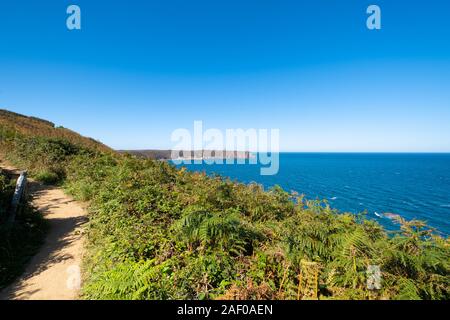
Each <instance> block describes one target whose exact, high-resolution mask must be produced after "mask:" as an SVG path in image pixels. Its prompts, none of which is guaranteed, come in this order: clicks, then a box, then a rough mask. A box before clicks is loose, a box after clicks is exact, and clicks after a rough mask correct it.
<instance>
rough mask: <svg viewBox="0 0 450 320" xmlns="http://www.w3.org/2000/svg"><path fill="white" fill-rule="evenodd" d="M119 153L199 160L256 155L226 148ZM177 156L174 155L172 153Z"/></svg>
mask: <svg viewBox="0 0 450 320" xmlns="http://www.w3.org/2000/svg"><path fill="white" fill-rule="evenodd" d="M117 151H118V152H119V153H123V154H127V153H128V154H131V155H133V156H137V157H140V158H145V159H154V160H180V159H181V160H197V159H203V160H205V159H251V158H253V157H254V156H255V155H254V154H253V153H252V152H249V151H225V150H222V151H220V150H180V151H172V150H117ZM173 152H174V154H176V155H177V157H176V158H174V157H172V154H173Z"/></svg>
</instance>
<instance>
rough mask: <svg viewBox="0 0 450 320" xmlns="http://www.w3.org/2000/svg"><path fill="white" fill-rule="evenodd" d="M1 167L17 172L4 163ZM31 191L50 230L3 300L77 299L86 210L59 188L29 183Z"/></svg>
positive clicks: (5, 290) (2, 295)
mask: <svg viewBox="0 0 450 320" xmlns="http://www.w3.org/2000/svg"><path fill="white" fill-rule="evenodd" d="M1 167H2V168H3V169H5V170H10V171H15V172H17V170H15V169H14V168H11V167H8V166H5V165H4V163H2V165H1ZM28 190H29V193H30V194H31V196H32V199H33V205H34V206H35V207H36V208H37V210H39V211H40V212H42V214H43V215H44V218H45V219H47V221H48V224H49V231H48V234H47V236H46V239H45V242H44V244H43V245H42V247H41V248H40V249H39V251H38V253H37V254H36V255H35V256H34V257H33V258H31V260H30V262H29V263H28V266H27V268H26V270H25V272H24V274H23V275H22V276H21V277H20V278H18V279H17V280H16V281H15V282H14V283H12V284H11V285H10V286H8V287H6V288H5V289H4V290H3V291H1V292H0V300H6V299H18V300H72V299H77V298H78V295H79V289H80V285H81V273H80V265H81V260H82V252H83V225H84V223H85V222H86V221H87V216H86V210H85V208H84V207H83V206H82V205H81V204H80V203H78V202H76V201H74V200H73V199H72V198H70V197H69V196H67V195H66V194H64V192H63V191H62V190H61V189H60V188H56V187H52V186H46V185H42V184H39V183H37V182H34V181H30V183H29V187H28Z"/></svg>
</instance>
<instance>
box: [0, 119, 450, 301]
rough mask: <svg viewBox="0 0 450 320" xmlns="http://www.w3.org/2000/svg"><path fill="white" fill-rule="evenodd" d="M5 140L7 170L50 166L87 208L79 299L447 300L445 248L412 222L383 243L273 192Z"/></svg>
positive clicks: (364, 228) (50, 142) (90, 151)
mask: <svg viewBox="0 0 450 320" xmlns="http://www.w3.org/2000/svg"><path fill="white" fill-rule="evenodd" d="M31 121H34V120H33V119H31ZM6 125H7V126H8V125H9V124H8V123H7V124H6ZM9 127H11V125H9ZM15 130H17V131H20V132H21V135H19V137H16V138H15V139H14V141H11V140H8V138H7V136H6V138H5V135H4V136H3V138H2V139H3V143H2V144H1V145H2V146H3V152H4V153H6V154H8V155H9V159H10V161H16V162H20V163H22V164H29V165H31V166H32V167H33V168H35V165H34V164H35V163H36V162H37V163H39V166H37V167H36V168H37V169H38V170H37V172H39V170H41V171H42V170H44V171H46V172H54V171H55V170H56V169H55V168H57V170H59V173H58V177H59V178H60V179H62V181H63V182H64V186H65V188H66V190H67V191H68V192H70V193H71V194H73V195H74V196H75V197H76V198H77V199H80V200H84V201H88V202H89V204H90V206H89V208H90V223H89V228H88V243H87V255H86V259H85V264H84V275H85V284H84V287H83V296H84V297H85V298H89V299H217V298H220V299H449V298H450V291H449V287H450V286H449V284H450V283H449V279H450V277H449V275H450V274H449V269H450V266H449V263H450V248H449V240H448V239H443V238H441V237H439V236H437V235H435V234H434V233H433V231H432V230H431V229H430V228H428V227H427V226H426V225H425V224H423V223H422V222H420V221H404V220H399V224H400V226H401V228H400V230H399V231H398V232H395V233H393V234H388V233H387V232H386V231H385V230H384V229H383V228H382V227H381V226H380V225H379V224H377V223H376V222H374V221H370V220H367V219H366V218H365V217H364V215H363V214H361V215H352V214H349V213H342V212H337V211H336V210H334V209H332V208H330V207H329V206H328V205H327V204H326V203H325V202H321V201H309V200H306V199H304V198H303V197H302V196H299V195H297V194H289V193H286V192H285V191H283V190H282V189H281V188H278V187H276V188H273V189H271V190H269V191H265V190H263V188H262V187H261V186H259V185H256V184H251V185H244V184H240V183H236V182H233V181H230V180H227V179H222V178H217V177H216V178H210V177H207V176H205V175H204V174H200V173H191V172H187V171H186V170H180V169H177V168H175V167H173V166H172V165H170V164H169V163H167V162H161V161H153V160H146V159H139V158H135V157H132V156H127V155H120V154H115V153H112V152H110V151H108V150H106V151H102V150H100V149H99V148H97V147H94V148H91V147H90V146H88V145H83V144H81V143H80V142H79V141H77V142H72V141H70V140H67V139H64V138H62V137H54V136H42V135H40V136H34V135H32V134H31V135H29V134H28V133H26V132H24V131H22V130H24V129H21V128H17V127H16V129H15ZM23 148H25V149H26V152H23V151H21V150H22V149H23ZM62 164H63V165H62ZM371 265H377V266H379V267H380V269H381V273H382V274H381V276H382V281H381V289H379V290H369V289H368V287H367V269H368V267H369V266H371Z"/></svg>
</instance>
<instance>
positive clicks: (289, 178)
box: [184, 153, 450, 236]
mask: <svg viewBox="0 0 450 320" xmlns="http://www.w3.org/2000/svg"><path fill="white" fill-rule="evenodd" d="M184 166H186V167H187V169H189V170H194V171H204V172H206V173H207V174H210V175H213V174H219V175H221V176H225V177H229V178H231V179H233V180H236V181H239V182H244V183H250V182H256V183H259V184H262V185H263V186H264V187H265V188H270V187H272V186H274V185H279V186H281V187H282V188H283V189H284V190H286V191H296V192H298V193H300V194H304V195H305V196H306V198H308V199H326V200H327V201H328V202H329V204H330V206H331V207H333V208H336V209H338V210H340V211H345V212H352V213H358V212H363V211H364V210H367V217H368V218H370V219H375V220H377V221H378V222H380V224H382V225H383V226H384V227H385V228H387V229H389V230H395V229H397V228H398V226H397V225H396V224H395V223H394V222H393V220H392V219H391V218H390V216H389V214H388V215H386V213H392V214H397V215H400V216H402V217H403V218H405V219H407V220H410V219H419V220H423V221H426V222H427V223H428V225H429V226H431V227H433V228H436V229H437V232H438V233H441V234H442V235H444V236H448V235H449V234H450V222H449V218H450V154H448V153H445V154H438V153H433V154H432V153H414V154H413V153H280V168H279V172H278V174H276V175H273V176H262V175H260V166H259V165H251V164H245V165H243V164H229V165H218V164H213V165H209V164H206V163H203V164H188V165H184Z"/></svg>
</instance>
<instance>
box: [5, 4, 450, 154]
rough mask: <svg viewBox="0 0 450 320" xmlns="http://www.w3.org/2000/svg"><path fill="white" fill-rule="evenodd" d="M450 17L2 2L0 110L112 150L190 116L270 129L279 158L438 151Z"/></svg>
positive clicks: (399, 9)
mask: <svg viewBox="0 0 450 320" xmlns="http://www.w3.org/2000/svg"><path fill="white" fill-rule="evenodd" d="M70 4H77V5H79V6H80V7H81V11H82V30H80V31H68V30H67V28H66V25H65V20H66V17H67V15H66V13H65V12H66V8H67V6H68V5H70ZM370 4H378V5H379V6H380V7H381V10H382V29H381V30H379V31H370V30H368V29H367V28H366V18H367V15H366V8H367V6H368V5H370ZM449 16H450V2H449V1H447V0H441V1H438V0H428V1H403V0H396V1H383V0H372V1H365V0H341V1H332V0H314V1H312V0H310V1H299V0H297V1H275V0H273V1H265V0H259V1H253V0H240V1H237V0H226V1H224V0H215V1H211V0H190V1H186V0H159V1H151V0H150V1H145V2H144V1H141V0H128V1H123V0H116V1H103V0H96V1H92V0H89V1H86V0H72V1H64V0H52V1H50V0H40V1H35V0H33V1H32V0H29V1H21V0H17V1H8V2H6V1H2V3H1V4H0V40H1V41H0V108H6V109H10V110H13V111H16V112H20V113H24V114H28V115H34V116H38V117H42V118H45V119H49V120H51V121H53V122H55V123H56V124H58V125H63V126H65V127H69V128H71V129H74V130H76V131H78V132H80V133H82V134H84V135H87V136H91V137H94V138H96V139H99V140H101V141H103V142H104V143H106V144H108V145H110V146H112V147H114V148H121V149H127V148H128V149H130V148H139V149H144V148H170V147H171V146H172V145H173V144H172V143H171V141H170V135H171V132H172V131H173V130H175V129H177V128H188V129H191V128H192V126H193V122H194V120H202V121H203V122H204V126H205V127H206V128H219V129H226V128H244V129H245V128H268V129H270V128H279V129H280V139H281V141H280V145H281V149H282V150H283V151H388V152H389V151H394V152H395V151H399V152H408V151H420V152H428V151H432V152H450V125H449V124H450V25H449V24H448V20H449Z"/></svg>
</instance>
